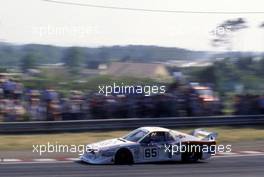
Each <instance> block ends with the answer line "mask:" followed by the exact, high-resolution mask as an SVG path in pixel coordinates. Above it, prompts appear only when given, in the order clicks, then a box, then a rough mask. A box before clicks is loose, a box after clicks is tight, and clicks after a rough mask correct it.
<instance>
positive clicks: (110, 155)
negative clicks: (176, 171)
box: [80, 127, 217, 164]
mask: <svg viewBox="0 0 264 177" xmlns="http://www.w3.org/2000/svg"><path fill="white" fill-rule="evenodd" d="M216 136H217V134H216V133H214V132H208V131H205V130H201V129H196V130H194V131H193V132H192V134H186V133H182V132H179V131H174V130H170V129H166V128H161V127H141V128H138V129H136V130H133V131H132V132H130V133H129V134H128V135H126V136H124V137H121V138H116V139H110V140H105V141H101V142H98V143H93V144H89V145H87V147H89V148H88V150H86V153H84V154H83V155H82V156H81V157H80V160H81V161H84V162H87V163H91V164H132V163H148V162H160V161H185V162H195V161H197V160H204V159H208V158H210V157H211V155H214V154H215V144H216V141H215V138H216Z"/></svg>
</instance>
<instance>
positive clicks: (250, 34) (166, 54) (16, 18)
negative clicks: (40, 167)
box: [0, 0, 264, 121]
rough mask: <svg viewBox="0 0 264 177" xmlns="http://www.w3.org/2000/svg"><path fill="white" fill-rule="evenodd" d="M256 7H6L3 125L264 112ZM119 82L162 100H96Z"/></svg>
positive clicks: (2, 23) (0, 21)
mask: <svg viewBox="0 0 264 177" xmlns="http://www.w3.org/2000/svg"><path fill="white" fill-rule="evenodd" d="M252 2H253V1H250V2H249V1H245V2H244V3H243V4H241V3H240V2H239V1H233V2H232V3H231V2H229V1H221V2H214V3H212V2H211V1H204V2H203V3H197V2H189V1H186V2H181V3H179V2H177V1H173V2H172V1H169V0H168V1H162V2H161V1H158V0H157V1H155V2H153V1H148V0H144V1H140V2H139V1H126V2H123V1H111V2H110V1H107V2H106V1H102V0H100V1H89V2H86V1H81V0H80V1H74V2H72V1H42V0H39V1H33V0H25V1H19V2H16V1H12V0H11V1H2V2H1V6H0V9H1V11H0V40H1V43H0V63H1V68H0V120H1V121H29V120H32V121H35V120H51V121H52V120H76V119H94V118H97V119H99V118H129V117H139V118H141V117H177V116H212V115H226V114H228V115H232V114H235V115H256V114H263V113H264V97H263V95H264V92H263V89H264V85H263V83H264V82H263V78H264V70H263V68H264V53H263V49H264V48H263V46H264V44H263V41H264V40H263V39H264V29H263V26H264V18H263V16H264V14H263V12H261V9H260V7H259V5H258V3H257V1H256V2H254V3H252ZM87 3H88V4H87ZM188 3H192V4H193V3H195V5H196V8H195V9H191V6H189V4H188ZM215 3H217V4H215ZM29 4H30V5H29ZM238 4H239V5H240V6H241V7H240V8H239V9H238V8H236V7H238ZM174 7H175V8H174ZM114 82H115V83H120V84H124V85H126V84H127V85H134V86H135V87H136V86H137V85H143V86H144V85H165V86H166V93H165V94H153V95H151V96H148V97H146V96H144V95H143V94H142V95H141V94H118V95H117V94H115V95H111V96H107V97H106V96H103V95H100V94H98V86H99V85H112V84H113V83H114Z"/></svg>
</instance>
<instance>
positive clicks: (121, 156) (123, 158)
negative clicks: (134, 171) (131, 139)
mask: <svg viewBox="0 0 264 177" xmlns="http://www.w3.org/2000/svg"><path fill="white" fill-rule="evenodd" d="M132 163H133V156H132V154H131V152H130V151H129V150H128V149H120V150H118V151H117V153H116V155H115V164H120V165H124V164H132Z"/></svg>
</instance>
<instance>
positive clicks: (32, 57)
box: [21, 53, 38, 72]
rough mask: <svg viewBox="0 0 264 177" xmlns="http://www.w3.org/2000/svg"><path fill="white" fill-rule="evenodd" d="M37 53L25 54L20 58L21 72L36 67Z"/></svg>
mask: <svg viewBox="0 0 264 177" xmlns="http://www.w3.org/2000/svg"><path fill="white" fill-rule="evenodd" d="M37 59H38V57H37V55H36V54H33V53H28V54H26V55H25V56H24V57H23V58H22V59H21V69H22V71H23V72H26V71H27V70H28V69H33V68H36V66H37Z"/></svg>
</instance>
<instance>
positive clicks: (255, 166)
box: [0, 156, 264, 177]
mask: <svg viewBox="0 0 264 177" xmlns="http://www.w3.org/2000/svg"><path fill="white" fill-rule="evenodd" d="M263 164H264V156H242V157H241V156H240V157H214V158H213V159H211V160H208V161H205V162H198V163H193V164H183V163H159V164H135V165H89V164H83V163H79V162H59V163H14V164H12V163H11V164H0V176H3V177H9V176H10V177H11V176H12V177H39V176H40V177H44V176H45V177H46V176H49V177H62V176H63V177H84V176H85V177H87V176H88V177H89V176H94V177H118V176H120V177H130V176H131V177H132V176H133V177H135V176H137V177H138V176H146V177H165V176H169V177H170V176H171V177H174V176H179V175H181V176H195V177H196V176H203V177H207V176H208V177H212V176H216V177H218V176H219V177H220V176H221V177H223V176H224V177H226V176H230V177H231V176H232V177H238V176H239V177H244V176H245V177H258V176H259V177H260V176H261V177H263V174H264V168H263V167H264V166H263Z"/></svg>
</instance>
